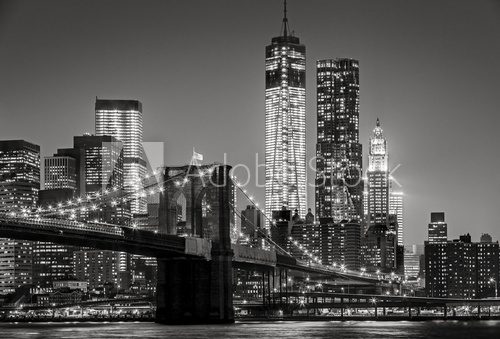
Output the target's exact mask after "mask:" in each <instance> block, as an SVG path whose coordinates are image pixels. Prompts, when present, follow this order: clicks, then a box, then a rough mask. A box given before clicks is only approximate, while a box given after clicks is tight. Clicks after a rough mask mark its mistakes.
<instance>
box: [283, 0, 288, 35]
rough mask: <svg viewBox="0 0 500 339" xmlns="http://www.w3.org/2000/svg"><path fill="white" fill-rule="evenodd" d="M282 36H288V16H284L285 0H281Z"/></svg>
mask: <svg viewBox="0 0 500 339" xmlns="http://www.w3.org/2000/svg"><path fill="white" fill-rule="evenodd" d="M283 36H284V37H285V38H286V37H287V36H288V18H287V17H286V0H283Z"/></svg>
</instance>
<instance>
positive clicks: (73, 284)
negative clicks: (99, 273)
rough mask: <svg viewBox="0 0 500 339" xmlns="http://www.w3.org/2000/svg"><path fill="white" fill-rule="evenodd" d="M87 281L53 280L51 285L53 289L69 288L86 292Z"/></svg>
mask: <svg viewBox="0 0 500 339" xmlns="http://www.w3.org/2000/svg"><path fill="white" fill-rule="evenodd" d="M88 285H89V283H88V282H86V281H79V280H60V281H54V283H53V285H52V286H53V287H54V289H55V290H58V289H65V288H67V289H70V290H81V291H82V292H84V293H87V289H88Z"/></svg>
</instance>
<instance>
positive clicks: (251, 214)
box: [239, 205, 264, 245]
mask: <svg viewBox="0 0 500 339" xmlns="http://www.w3.org/2000/svg"><path fill="white" fill-rule="evenodd" d="M259 230H260V232H264V215H263V214H262V212H261V211H260V210H259V209H258V208H256V207H255V206H254V205H248V206H247V208H246V209H244V210H243V211H241V236H240V239H239V240H240V242H244V243H245V244H253V245H257V244H258V239H259V238H262V235H260V234H259ZM247 239H248V240H247Z"/></svg>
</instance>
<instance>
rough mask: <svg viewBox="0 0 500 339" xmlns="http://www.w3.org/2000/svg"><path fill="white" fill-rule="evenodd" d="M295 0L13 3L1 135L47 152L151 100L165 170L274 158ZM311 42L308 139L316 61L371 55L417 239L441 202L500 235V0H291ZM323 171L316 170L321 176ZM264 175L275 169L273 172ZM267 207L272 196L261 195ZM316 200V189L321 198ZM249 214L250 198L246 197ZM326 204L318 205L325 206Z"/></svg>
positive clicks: (6, 32)
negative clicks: (268, 108)
mask: <svg viewBox="0 0 500 339" xmlns="http://www.w3.org/2000/svg"><path fill="white" fill-rule="evenodd" d="M281 7H282V3H281V1H278V0H276V1H270V0H266V1H264V0H260V1H256V0H247V1H235V0H231V1H229V0H228V1H186V0H182V1H166V0H164V1H67V0H61V1H2V0H0V117H1V120H0V121H1V122H0V139H26V140H28V141H31V142H35V143H37V144H40V145H41V147H42V155H43V156H45V155H51V154H52V153H54V152H55V151H56V149H57V148H62V147H70V146H71V145H72V137H73V136H74V135H81V134H82V133H84V132H94V101H95V97H96V96H98V97H100V98H110V99H138V100H140V101H141V102H142V103H143V112H144V126H145V141H148V142H156V141H164V142H166V144H165V147H166V153H167V155H166V163H167V164H170V165H177V164H184V163H186V162H188V161H189V160H190V156H191V153H192V149H193V147H196V150H197V151H198V152H200V153H202V154H204V156H205V160H206V162H212V161H222V160H223V155H224V153H227V154H228V160H229V163H230V164H237V163H244V164H247V165H248V166H251V167H252V168H254V167H255V165H254V164H255V153H259V155H260V161H261V162H262V163H263V162H264V153H263V152H264V48H265V46H266V45H267V44H269V43H270V41H271V38H272V37H273V36H276V35H278V34H279V32H280V27H281V17H282V8H281ZM288 7H289V22H290V28H291V29H292V30H294V31H295V34H296V35H297V36H298V37H299V38H300V40H301V42H302V43H304V44H305V45H306V48H307V132H308V136H307V140H308V145H307V147H308V154H309V157H312V156H314V150H315V142H316V127H315V124H316V104H315V95H316V93H315V89H314V88H315V81H316V79H315V62H316V60H317V59H322V58H337V57H350V58H355V59H358V60H359V61H360V101H361V105H360V123H361V128H360V141H361V142H362V143H363V150H364V153H365V155H364V162H365V164H366V162H367V155H366V154H367V153H366V151H367V146H368V139H369V137H370V135H371V130H372V129H373V127H374V125H375V120H376V118H377V117H380V119H381V124H382V128H383V129H384V132H385V135H386V136H387V139H388V143H389V152H390V164H391V165H392V166H393V167H394V166H396V165H397V164H401V167H400V168H399V169H398V171H397V172H396V173H395V174H394V176H395V177H396V179H397V180H398V181H399V182H400V183H401V184H402V185H403V188H402V190H404V192H405V199H406V201H405V205H406V206H405V207H406V215H405V217H406V221H405V222H406V225H405V233H406V234H405V242H406V243H407V244H411V243H416V242H419V243H421V242H423V240H424V238H425V237H426V234H427V223H428V222H429V219H430V215H429V214H430V212H431V211H444V212H446V219H447V222H448V233H449V235H450V236H451V237H453V238H455V237H457V236H458V235H459V234H462V233H464V232H470V233H471V235H472V237H473V240H479V236H480V234H481V233H482V232H488V233H490V234H492V236H493V238H494V239H498V238H500V227H499V226H500V222H499V221H498V210H499V208H500V204H499V196H500V169H499V168H500V158H499V152H498V148H499V146H500V133H498V129H499V128H500V118H499V113H500V111H499V109H498V104H499V97H500V92H499V89H500V1H477V0H476V1H457V0H450V1H352V0H349V1H310V0H309V1H293V0H292V1H289V6H288ZM309 173H310V175H309V176H310V178H309V180H310V181H311V180H313V176H312V175H311V174H313V172H312V171H309ZM260 177H261V181H262V180H263V177H264V172H263V171H262V170H261V171H260ZM250 190H251V191H254V192H255V194H256V196H257V197H258V200H260V201H261V204H263V203H264V189H262V188H260V189H256V188H250ZM308 201H309V207H313V206H314V194H313V191H312V190H311V189H310V190H309V194H308ZM241 207H244V206H241ZM313 209H314V208H313Z"/></svg>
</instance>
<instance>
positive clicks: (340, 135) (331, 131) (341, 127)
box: [316, 59, 363, 222]
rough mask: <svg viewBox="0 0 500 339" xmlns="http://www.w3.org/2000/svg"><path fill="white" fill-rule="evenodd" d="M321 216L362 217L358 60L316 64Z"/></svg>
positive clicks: (317, 212)
mask: <svg viewBox="0 0 500 339" xmlns="http://www.w3.org/2000/svg"><path fill="white" fill-rule="evenodd" d="M316 72H317V115H318V119H317V145H316V157H317V158H316V214H317V215H318V217H332V218H333V219H334V221H335V222H340V221H341V220H353V219H354V220H361V219H362V217H363V182H362V166H363V158H362V157H363V155H362V146H361V144H360V143H359V62H358V61H357V60H353V59H328V60H319V61H318V62H317V63H316Z"/></svg>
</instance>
